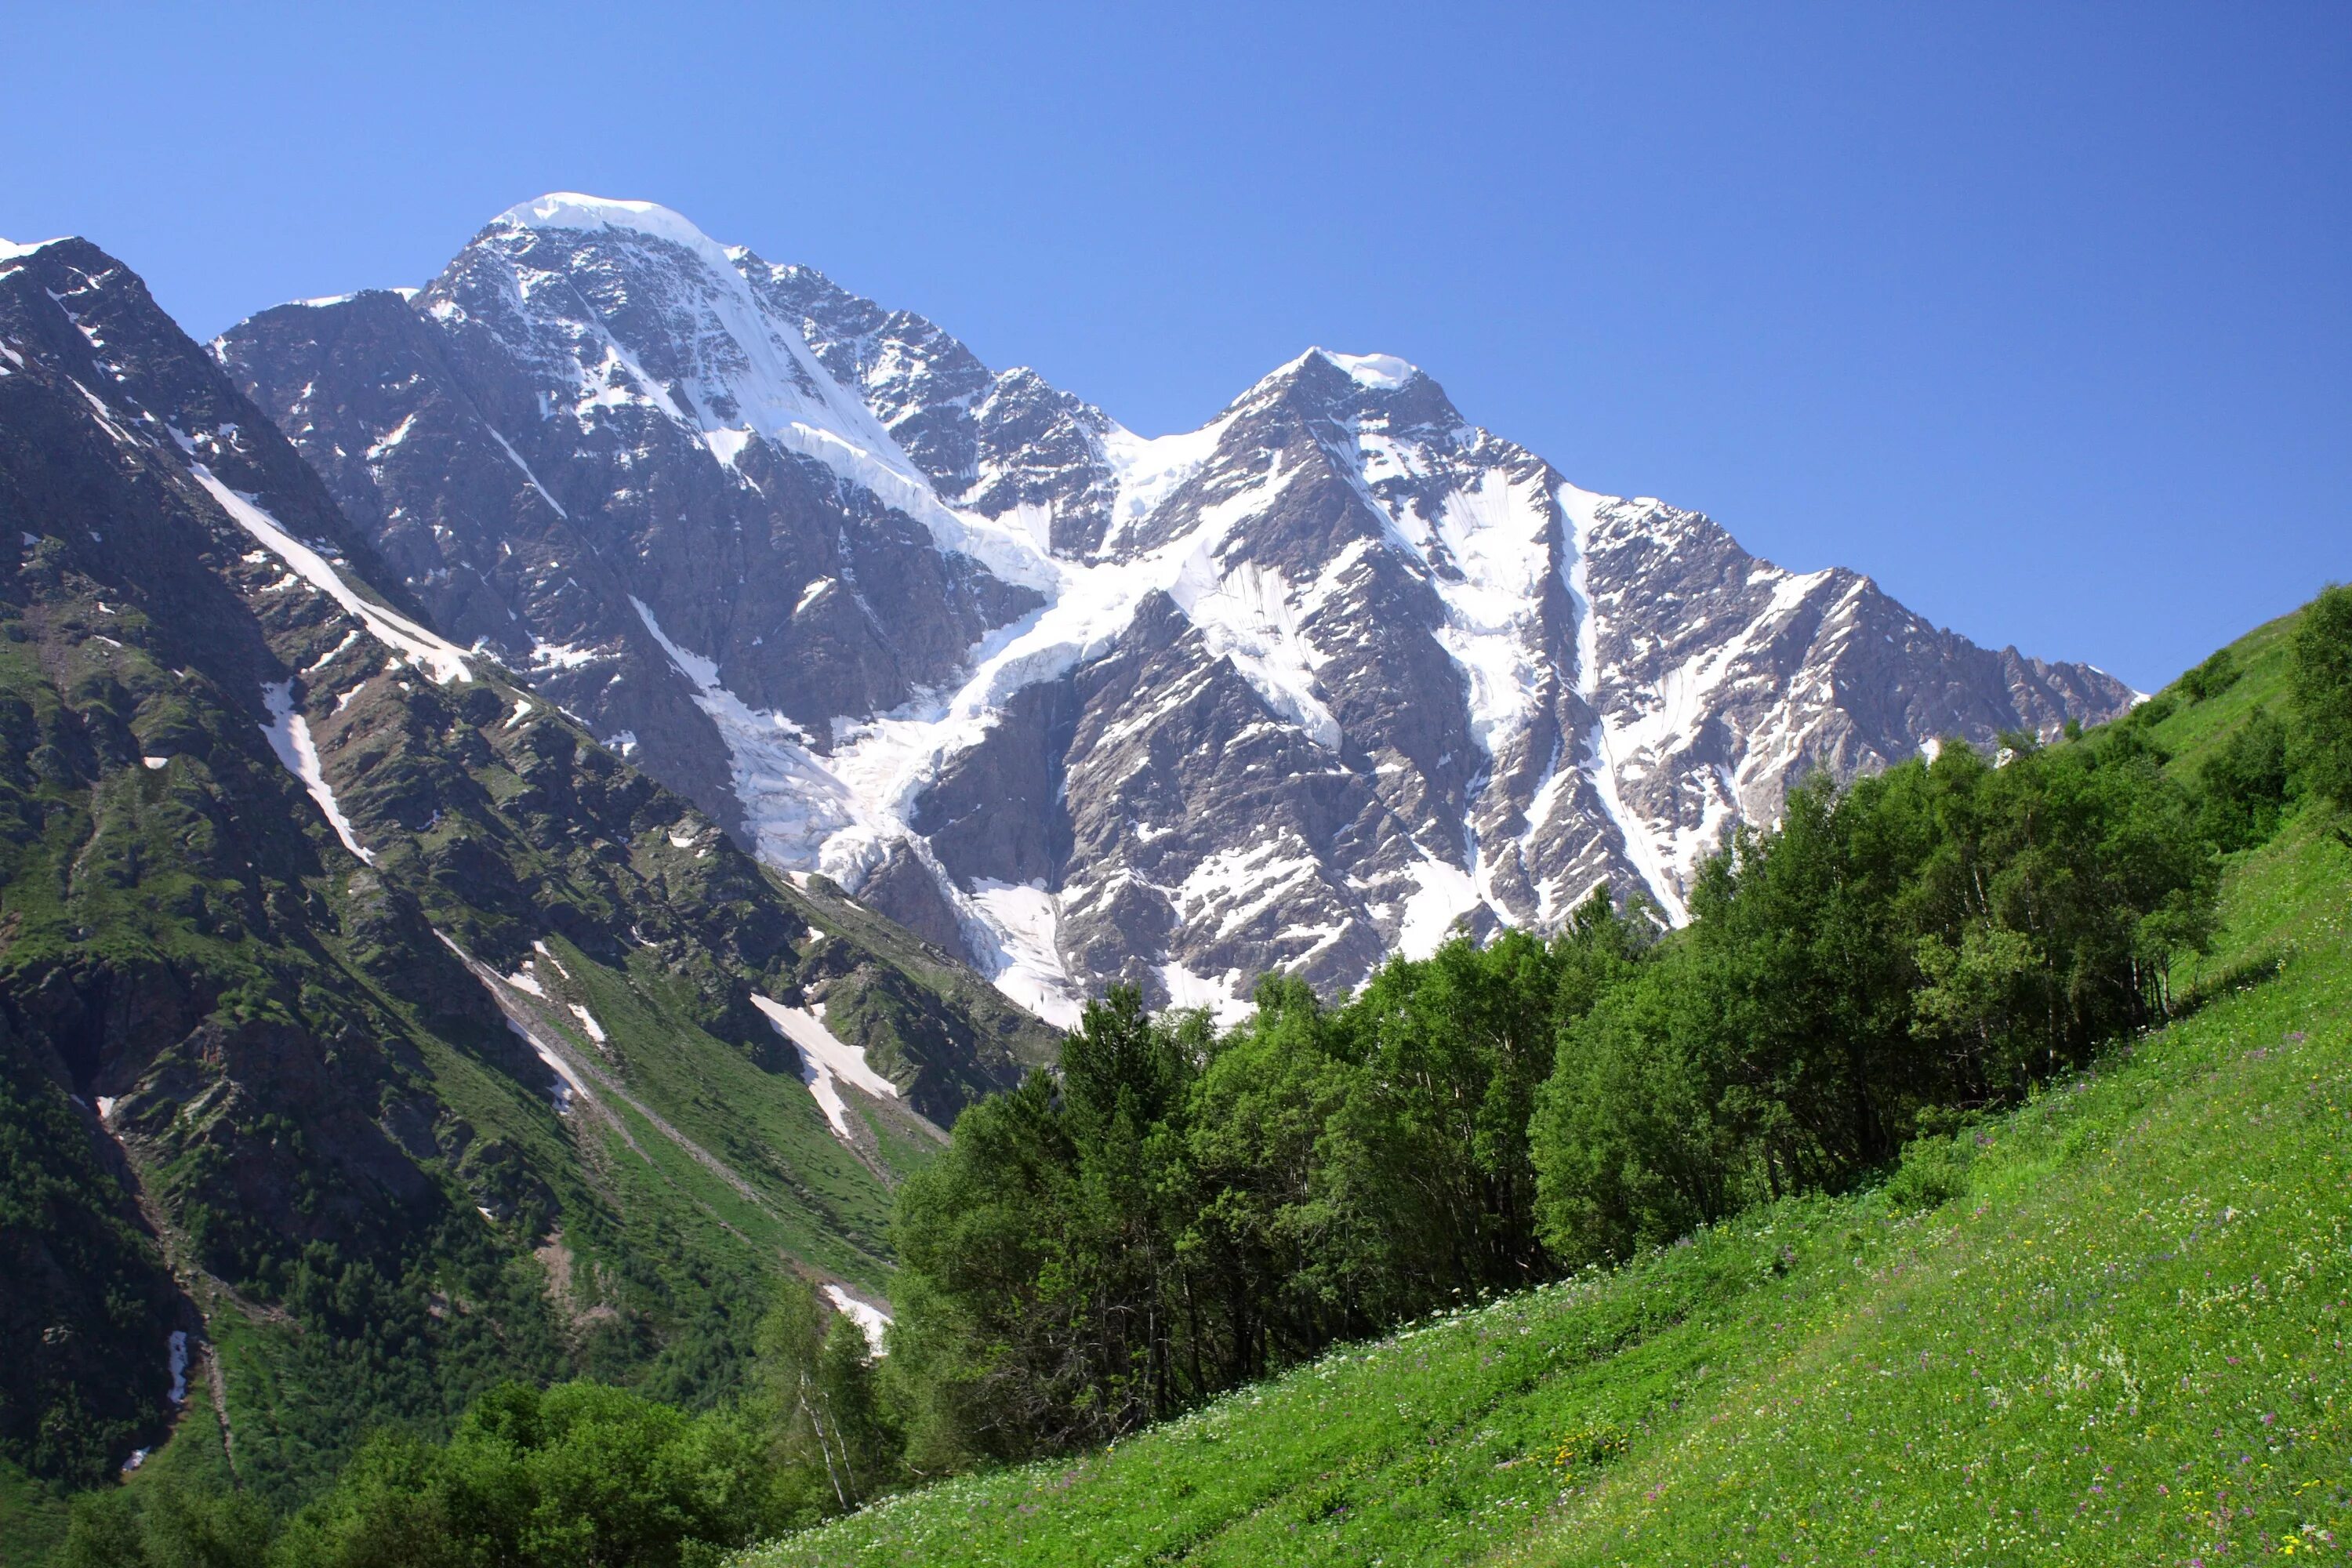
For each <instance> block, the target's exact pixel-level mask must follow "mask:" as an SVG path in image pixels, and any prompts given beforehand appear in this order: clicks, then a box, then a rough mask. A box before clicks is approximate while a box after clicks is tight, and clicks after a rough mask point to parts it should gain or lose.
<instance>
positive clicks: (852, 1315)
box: [824, 1285, 891, 1356]
mask: <svg viewBox="0 0 2352 1568" xmlns="http://www.w3.org/2000/svg"><path fill="white" fill-rule="evenodd" d="M824 1299H825V1300H828V1301H830V1302H832V1303H833V1310H835V1311H836V1312H839V1313H840V1314H841V1315H842V1316H843V1317H845V1318H847V1319H848V1320H849V1321H851V1322H853V1323H856V1325H857V1327H858V1330H859V1331H860V1332H862V1333H863V1334H865V1336H866V1347H867V1348H868V1349H870V1350H871V1351H872V1352H874V1353H875V1354H876V1355H877V1356H886V1355H888V1354H889V1353H890V1347H889V1346H888V1345H887V1344H885V1343H884V1342H883V1336H884V1334H885V1333H887V1331H889V1327H890V1322H891V1318H890V1314H889V1313H887V1312H886V1311H884V1310H882V1309H881V1308H879V1307H877V1306H875V1305H874V1304H873V1303H872V1302H870V1301H862V1300H858V1299H857V1298H856V1297H855V1296H853V1295H851V1294H850V1293H849V1292H848V1291H847V1290H845V1289H842V1288H841V1287H840V1286H838V1285H828V1286H826V1287H825V1288H824Z"/></svg>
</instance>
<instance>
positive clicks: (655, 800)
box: [0, 240, 1055, 1504]
mask: <svg viewBox="0 0 2352 1568" xmlns="http://www.w3.org/2000/svg"><path fill="white" fill-rule="evenodd" d="M0 551H5V552H6V554H5V568H6V569H5V572H0V737H5V744H0V1037H5V1040H6V1042H7V1044H6V1047H5V1049H6V1055H7V1061H8V1066H9V1073H8V1079H7V1082H6V1085H5V1089H6V1094H5V1100H6V1107H5V1109H6V1112H7V1116H6V1125H5V1127H0V1133H5V1135H6V1136H7V1138H8V1139H9V1140H10V1142H9V1144H8V1147H9V1148H10V1150H11V1151H12V1152H16V1153H23V1152H25V1151H26V1150H27V1149H32V1150H34V1151H35V1152H37V1153H38V1155H39V1157H40V1158H41V1159H42V1160H45V1161H47V1162H48V1166H47V1167H46V1168H47V1170H48V1175H47V1176H46V1177H45V1178H44V1179H45V1180H46V1181H47V1182H48V1183H49V1184H51V1186H52V1187H53V1188H54V1189H55V1190H56V1191H58V1192H59V1193H60V1194H68V1195H70V1196H71V1197H72V1198H73V1200H74V1201H73V1203H72V1204H66V1203H65V1202H63V1200H62V1199H60V1201H59V1202H58V1204H57V1205H50V1206H47V1207H43V1208H40V1209H37V1211H36V1212H35V1213H34V1214H33V1215H32V1216H31V1219H30V1220H29V1221H28V1222H27V1223H26V1226H24V1227H23V1228H22V1229H21V1230H19V1229H18V1228H17V1227H16V1220H15V1219H14V1218H13V1217H12V1234H11V1237H10V1238H9V1240H10V1247H11V1253H12V1256H15V1257H17V1258H20V1260H22V1261H23V1263H24V1267H23V1269H22V1271H21V1285H22V1293H21V1294H20V1295H13V1296H12V1301H11V1306H10V1311H9V1316H10V1321H11V1325H12V1336H11V1339H10V1343H11V1344H12V1346H20V1347H22V1348H23V1350H24V1353H23V1354H21V1355H18V1356H14V1357H12V1358H10V1365H9V1366H8V1368H7V1369H6V1370H5V1373H0V1376H5V1378H6V1380H7V1381H6V1383H5V1387H4V1388H0V1454H5V1457H7V1458H11V1459H16V1460H21V1461H23V1462H25V1463H27V1464H29V1465H31V1466H33V1467H34V1468H36V1469H37V1472H38V1473H40V1474H42V1475H43V1476H46V1477H49V1478H52V1479H68V1480H71V1481H74V1482H76V1483H78V1484H89V1483H92V1482H95V1481H98V1480H102V1479H107V1478H110V1477H111V1476H112V1475H114V1474H115V1473H116V1472H117V1471H118V1470H119V1468H120V1467H121V1465H122V1464H123V1463H124V1462H125V1460H126V1459H127V1458H129V1457H130V1456H131V1453H132V1452H133V1451H134V1449H135V1448H142V1447H149V1446H151V1445H152V1443H153V1442H154V1441H155V1440H156V1439H157V1438H158V1437H160V1436H163V1434H164V1433H165V1432H166V1431H168V1430H170V1429H171V1426H172V1424H173V1421H174V1420H175V1419H178V1418H181V1417H184V1416H185V1415H187V1414H188V1413H190V1412H192V1411H194V1410H196V1409H198V1408H199V1405H197V1404H194V1403H190V1402H193V1401H202V1402H204V1405H205V1407H207V1408H209V1410H210V1412H211V1415H213V1416H216V1417H217V1421H218V1427H219V1432H218V1437H217V1440H216V1442H214V1441H213V1440H211V1439H207V1438H205V1436H204V1430H203V1429H204V1426H205V1423H204V1422H201V1421H200V1422H197V1423H196V1428H195V1435H196V1436H197V1437H198V1438H199V1447H203V1446H204V1444H205V1443H207V1442H210V1443H211V1444H212V1448H211V1451H212V1452H213V1455H214V1458H215V1461H216V1462H217V1463H218V1464H220V1465H224V1466H227V1467H229V1468H230V1470H231V1471H232V1472H233V1473H235V1474H236V1475H237V1476H240V1477H242V1478H243V1479H245V1480H246V1481H247V1482H248V1483H249V1484H251V1485H253V1486H255V1487H256V1488H257V1489H259V1491H260V1492H261V1493H262V1495H264V1496H267V1497H268V1498H270V1499H271V1500H273V1502H276V1503H279V1504H283V1503H286V1502H288V1501H289V1500H299V1498H300V1497H301V1496H303V1495H305V1492H306V1489H308V1488H309V1487H310V1486H312V1485H314V1484H315V1483H316V1482H317V1481H318V1480H320V1479H322V1478H323V1476H324V1475H325V1474H327V1473H331V1470H332V1469H333V1468H335V1466H336V1465H337V1464H338V1463H339V1462H340V1458H341V1456H342V1455H343V1454H345V1453H346V1452H347V1451H348V1450H349V1448H350V1447H351V1446H352V1444H353V1443H354V1442H355V1441H356V1440H357V1438H358V1436H360V1434H361V1433H362V1431H364V1430H365V1429H366V1428H367V1427H369V1426H373V1425H376V1424H379V1423H382V1422H386V1421H398V1422H411V1423H415V1424H418V1425H420V1426H424V1427H426V1428H428V1429H429V1428H431V1427H433V1426H435V1425H436V1423H442V1422H446V1420H448V1419H450V1418H452V1417H454V1415H455V1414H456V1413H457V1410H459V1409H462V1408H463V1407H464V1405H466V1404H467V1403H469V1402H470V1400H471V1399H472V1397H473V1396H474V1395H475V1394H478V1393H479V1392H480V1390H481V1389H482V1388H483V1387H486V1386H488V1384H489V1383H490V1382H493V1381H495V1380H496V1379H497V1378H498V1377H499V1376H505V1375H520V1376H526V1377H530V1378H534V1379H544V1378H547V1377H550V1376H556V1375H561V1374H562V1373H564V1372H566V1371H567V1370H569V1371H572V1372H586V1371H593V1372H595V1373H597V1374H598V1375H601V1376H604V1377H607V1378H610V1379H614V1380H619V1381H632V1382H635V1383H638V1384H640V1385H643V1386H650V1387H656V1388H661V1389H666V1390H667V1391H669V1393H670V1394H672V1396H674V1397H677V1398H680V1399H684V1400H688V1401H690V1400H692V1399H694V1398H696V1397H698V1395H699V1394H708V1393H709V1391H710V1390H711V1389H713V1388H715V1387H717V1386H719V1385H720V1384H724V1383H725V1382H726V1380H727V1379H728V1378H729V1376H730V1375H731V1369H732V1368H733V1367H734V1366H735V1365H736V1363H737V1362H738V1361H739V1360H740V1357H741V1356H742V1355H743V1354H744V1353H746V1346H747V1345H748V1342H749V1328H748V1324H746V1323H743V1322H740V1321H737V1320H738V1319H739V1318H740V1317H742V1316H743V1315H744V1314H747V1313H749V1314H753V1315H756V1313H757V1312H758V1311H759V1310H761V1309H762V1306H763V1301H764V1294H765V1292H766V1290H767V1289H769V1288H770V1287H771V1286H772V1282H773V1280H774V1279H775V1277H776V1276H778V1275H779V1274H782V1273H794V1274H800V1275H803V1276H805V1277H807V1278H809V1279H812V1280H814V1281H817V1282H822V1283H824V1284H826V1285H829V1286H832V1287H835V1288H837V1289H840V1290H842V1291H843V1292H844V1293H845V1295H848V1296H850V1297H852V1298H854V1299H856V1300H861V1301H864V1302H866V1303H867V1304H868V1305H869V1306H872V1305H877V1304H878V1303H881V1302H883V1301H885V1300H887V1291H888V1289H889V1285H890V1280H891V1278H892V1267H893V1266H892V1262H891V1258H890V1256H889V1250H888V1244H887V1238H886V1236H885V1229H884V1226H885V1220H886V1216H887V1209H888V1205H889V1201H890V1194H891V1191H892V1189H893V1187H894V1186H895V1184H897V1182H898V1180H899V1179H900V1178H901V1177H902V1176H903V1175H904V1174H905V1173H907V1172H908V1171H910V1170H912V1169H915V1168H917V1167H919V1165H920V1164H921V1163H923V1162H924V1161H925V1160H927V1159H928V1158H929V1157H930V1155H931V1153H932V1152H933V1151H935V1150H936V1149H937V1148H938V1147H939V1145H940V1142H941V1135H940V1133H939V1131H938V1129H937V1125H936V1124H937V1123H940V1122H945V1121H950V1120H951V1119H952V1118H953V1116H954V1114H955V1112H956V1111H957V1110H959V1109H960V1108H961V1105H962V1104H963V1103H965V1102H966V1101H967V1100H970V1099H971V1098H974V1097H976V1096H977V1095H979V1094H982V1093H985V1092H987V1091H989V1090H991V1089H1001V1088H1003V1087H1006V1086H1008V1085H1010V1084H1011V1083H1013V1082H1016V1081H1018V1080H1019V1079H1021V1078H1022V1077H1023V1076H1024V1073H1025V1072H1026V1071H1027V1070H1028V1069H1029V1068H1031V1067H1033V1066H1034V1065H1036V1064H1038V1063H1040V1062H1043V1061H1045V1060H1048V1059H1050V1058H1051V1056H1052V1054H1053V1049H1054V1044H1055V1037H1054V1036H1053V1035H1052V1034H1051V1032H1050V1031H1048V1030H1047V1029H1045V1027H1044V1026H1041V1025H1039V1024H1037V1023H1036V1022H1035V1020H1034V1019H1033V1018H1030V1017H1028V1016H1025V1015H1023V1014H1021V1013H1019V1012H1018V1010H1017V1009H1015V1008H1014V1007H1013V1006H1012V1005H1010V1004H1009V1003H1007V1002H1006V1001H1005V1000H1004V999H1003V996H1002V995H1001V994H999V993H998V992H997V991H996V990H995V989H993V988H992V987H990V986H989V985H987V984H985V983H984V982H983V981H982V979H981V978H980V977H979V976H977V975H975V974H972V973H970V972H969V971H968V970H964V969H962V968H961V966H959V965H958V964H956V963H954V962H953V961H952V960H951V959H950V958H949V957H948V955H947V954H945V953H944V952H938V951H937V950H934V949H929V948H927V947H925V946H924V945H923V944H921V943H920V942H919V941H918V940H917V939H915V938H914V937H913V936H911V935H910V934H909V933H908V932H906V931H902V930H898V929H897V928H895V927H892V926H890V925H889V924H888V923H887V921H883V920H882V919H880V918H879V917H878V916H876V915H874V914H873V913H872V912H871V911H868V910H862V909H860V908H858V907H856V906H855V905H853V904H851V903H850V902H849V901H848V900H846V899H845V898H844V897H842V896H841V895H840V893H839V891H838V889H834V888H832V887H831V886H830V885H829V884H825V883H823V882H820V881H817V880H815V879H808V880H807V881H806V882H805V884H797V883H794V882H793V881H790V880H788V879H784V878H782V877H781V876H779V875H778V874H777V873H774V872H772V871H770V870H767V869H765V868H761V867H760V866H758V865H757V864H756V863H755V862H754V861H752V860H751V858H750V857H748V856H747V855H745V854H743V853H742V852H741V851H740V849H738V848H737V847H735V845H734V844H733V843H732V842H731V841H730V839H729V838H728V837H727V836H726V835H725V834H724V833H722V832H720V831H719V827H718V825H717V824H715V823H714V822H713V821H712V820H711V819H709V817H708V816H705V815H704V814H702V813H700V812H699V811H698V810H697V809H695V808H694V807H693V806H692V805H690V804H689V803H688V801H686V800H685V799H683V798H682V797H680V796H678V795H674V794H672V793H670V792H669V791H668V790H667V789H666V788H664V787H663V786H662V785H660V784H657V783H656V782H655V781H654V780H653V779H652V778H650V777H648V776H647V775H646V774H644V773H640V772H639V771H638V770H636V769H635V768H633V767H631V766H629V765H628V764H627V763H625V761H623V760H622V759H621V758H619V757H618V756H616V755H615V754H614V753H613V752H609V751H607V750H605V749H604V748H602V747H601V746H599V745H598V744H597V742H595V741H594V740H593V738H592V736H591V734H590V732H589V731H587V730H586V729H585V728H584V727H583V726H582V725H581V724H580V723H579V722H578V721H576V720H574V719H573V718H572V717H571V716H570V715H569V714H568V713H566V712H565V711H564V710H562V707H561V706H560V705H559V704H557V703H556V702H553V701H551V700H550V699H549V698H548V697H547V696H546V695H545V694H544V693H543V692H541V691H540V690H538V689H535V686H534V685H531V684H526V683H525V682H524V681H523V680H521V679H517V678H516V677H514V676H513V675H511V674H510V673H509V671H507V670H506V669H505V668H502V667H501V666H500V664H499V662H498V660H497V659H496V658H493V657H491V656H490V655H488V654H486V653H483V652H480V651H478V650H477V649H476V648H474V647H466V646H460V645H458V644H457V643H456V642H453V641H451V640H449V639H447V638H446V637H443V636H442V635H441V634H440V633H439V632H437V631H436V630H435V629H434V623H433V618H432V616H431V615H430V613H429V612H428V611H427V610H426V609H425V607H424V606H423V605H420V604H418V603H417V600H416V597H415V596H414V595H412V594H411V591H410V590H409V588H408V587H407V585H406V584H405V583H404V580H403V578H402V576H401V575H400V574H398V573H397V572H396V571H395V570H394V569H393V568H392V567H391V566H390V565H388V564H387V563H386V562H385V560H384V558H383V556H382V555H381V554H380V553H379V552H378V549H377V546H376V543H375V542H374V540H373V538H372V537H371V535H370V533H369V531H367V530H366V529H365V527H364V525H362V524H359V523H355V522H353V521H350V520H348V519H347V518H346V517H345V515H344V514H343V512H342V511H341V510H340V508H339V507H338V505H337V504H336V502H335V500H333V498H332V497H331V495H330V494H329V493H328V491H327V489H326V488H325V486H324V484H323V482H322V481H321V480H320V478H319V476H318V474H317V473H316V472H315V471H314V470H313V469H312V468H311V467H310V464H309V463H307V462H306V461H305V460H304V459H303V458H301V457H299V455H298V454H297V453H296V452H295V451H294V449H293V448H292V447H291V446H290V445H289V444H288V443H287V442H286V441H285V439H284V438H283V437H281V436H279V434H278V431H277V430H276V428H275V427H274V426H272V425H271V423H270V422H269V420H268V418H267V417H266V416H263V415H261V413H260V412H259V411H258V410H257V408H256V407H255V406H254V405H252V404H251V403H250V402H248V401H247V398H246V396H245V395H244V394H243V393H242V392H240V391H239V390H238V389H237V388H236V386H235V385H234V384H232V383H231V382H230V381H229V380H228V378H227V377H226V374H224V373H223V372H222V371H221V370H220V368H219V367H218V365H217V364H216V363H215V362H214V361H213V359H212V358H211V357H210V356H209V355H208V354H206V353H205V352H204V351H203V350H201V349H200V348H199V347H198V346H197V345H195V344H194V343H193V342H189V341H188V340H187V338H186V337H185V336H184V334H183V333H181V332H180V331H179V330H178V328H177V327H176V326H174V325H173V323H172V322H171V321H170V320H169V318H168V317H167V316H165V315H164V314H163V311H162V310H160V308H158V307H157V306H156V304H155V302H154V300H152V297H151V296H150V295H149V294H148V292H147V290H146V289H145V287H144V285H143V284H142V282H141V281H140V279H138V277H137V275H136V274H135V273H132V272H131V270H130V269H129V268H126V267H124V266H123V265H122V264H121V262H119V261H117V260H116V259H115V258H112V257H110V256H109V255H107V254H106V253H105V252H103V251H101V250H100V249H99V248H98V247H95V246H92V245H89V243H88V242H86V241H81V240H65V241H58V242H54V243H51V244H49V245H46V246H42V247H10V248H9V249H8V251H6V252H5V255H0ZM771 1008H773V1009H774V1010H775V1011H774V1012H770V1009H771ZM32 1126H38V1127H42V1128H48V1129H58V1128H61V1129H66V1130H68V1132H69V1136H68V1137H67V1140H66V1142H65V1143H64V1144H62V1145H58V1144H57V1143H56V1141H55V1139H54V1138H44V1139H40V1140H37V1141H36V1142H34V1143H31V1144H28V1143H27V1142H26V1141H25V1137H24V1131H25V1129H26V1127H32ZM85 1143H86V1144H87V1145H88V1148H89V1156H90V1157H89V1159H88V1160H77V1159H75V1158H72V1156H75V1154H76V1151H77V1148H78V1147H79V1144H85ZM13 1173H14V1172H13V1170H12V1174H13ZM93 1279H96V1280H99V1281H100V1282H101V1283H103V1282H104V1281H107V1280H113V1281H115V1282H116V1284H115V1285H114V1286H110V1287H109V1289H110V1290H111V1291H112V1296H113V1298H114V1305H113V1306H110V1307H109V1308H108V1309H107V1310H102V1311H93V1310H88V1309H87V1307H86V1306H83V1305H77V1304H76V1303H77V1302H78V1301H80V1300H82V1298H83V1297H86V1296H87V1295H88V1293H89V1289H93V1288H94V1287H91V1286H90V1284H89V1282H90V1281H91V1280H93ZM77 1292H80V1293H81V1294H80V1295H79V1296H78V1295H77ZM26 1324H29V1325H30V1328H29V1330H28V1331H26V1332H25V1333H23V1334H22V1335H18V1334H16V1332H15V1330H16V1328H19V1327H23V1326H24V1325H26ZM50 1330H56V1331H57V1332H55V1333H50V1332H48V1331H50ZM174 1336H177V1337H176V1338H175V1337H174ZM167 1345H168V1347H169V1349H168V1352H167ZM167 1357H168V1359H167ZM173 1378H179V1379H180V1380H181V1382H180V1389H179V1392H178V1393H176V1394H171V1396H170V1397H169V1398H168V1399H167V1397H166V1392H167V1389H168V1388H169V1387H170V1386H171V1383H170V1380H171V1379H173ZM191 1388H193V1389H194V1390H195V1391H196V1392H195V1393H194V1394H190V1393H188V1390H189V1389H191ZM183 1425H184V1422H183ZM187 1435H188V1433H187V1432H186V1431H184V1432H183V1436H187ZM174 1447H175V1448H180V1447H185V1446H184V1445H181V1444H175V1445H174ZM190 1462H194V1461H190Z"/></svg>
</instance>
